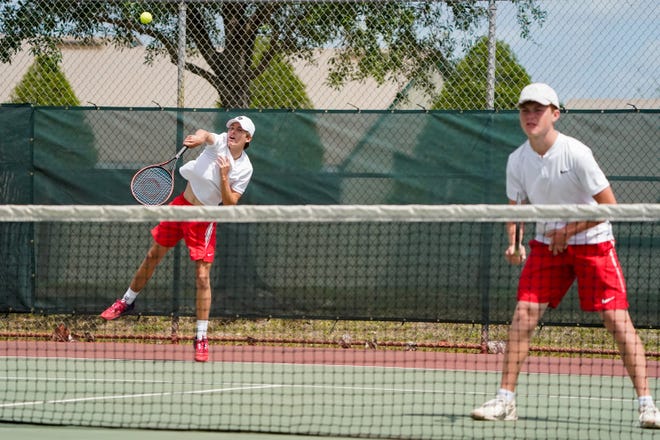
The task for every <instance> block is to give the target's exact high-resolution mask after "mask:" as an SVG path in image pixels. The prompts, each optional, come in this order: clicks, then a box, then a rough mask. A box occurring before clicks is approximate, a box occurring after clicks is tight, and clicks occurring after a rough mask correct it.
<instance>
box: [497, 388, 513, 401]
mask: <svg viewBox="0 0 660 440" xmlns="http://www.w3.org/2000/svg"><path fill="white" fill-rule="evenodd" d="M497 397H501V398H502V399H504V400H505V401H506V402H511V401H513V399H515V398H516V393H515V392H513V391H509V390H505V389H504V388H500V389H499V390H497Z"/></svg>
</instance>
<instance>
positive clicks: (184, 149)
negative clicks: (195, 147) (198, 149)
mask: <svg viewBox="0 0 660 440" xmlns="http://www.w3.org/2000/svg"><path fill="white" fill-rule="evenodd" d="M187 149H188V147H186V146H185V145H184V146H183V147H181V149H180V150H179V152H178V153H176V156H174V157H175V158H177V159H178V158H179V157H181V155H182V154H183V153H184V152H185V151H186V150H187Z"/></svg>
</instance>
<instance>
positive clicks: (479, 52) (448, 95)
mask: <svg viewBox="0 0 660 440" xmlns="http://www.w3.org/2000/svg"><path fill="white" fill-rule="evenodd" d="M487 70H488V39H487V38H486V37H483V38H481V39H480V40H479V41H478V42H477V44H476V45H475V46H474V47H472V48H471V49H470V51H469V52H468V53H467V55H465V58H463V59H462V60H461V61H460V62H458V64H457V65H456V68H455V69H454V71H453V73H452V75H451V76H449V78H447V80H446V82H445V84H444V87H443V89H442V93H441V94H440V96H439V97H438V99H437V100H436V101H435V102H434V103H433V108H434V109H445V110H451V109H456V104H455V103H457V102H459V103H461V104H462V106H461V108H462V109H471V110H486V109H487V108H488V106H487V104H486V88H487V78H486V75H487ZM530 79H531V78H530V76H529V74H528V73H527V71H526V70H525V69H524V68H523V67H522V66H521V65H520V64H518V62H517V60H516V57H515V55H514V54H513V52H512V50H511V48H510V47H509V45H508V44H506V43H504V42H502V41H497V43H496V46H495V108H496V109H498V110H503V109H515V108H516V107H517V102H518V96H519V95H520V91H521V90H522V89H523V87H525V86H526V85H527V84H529V82H530Z"/></svg>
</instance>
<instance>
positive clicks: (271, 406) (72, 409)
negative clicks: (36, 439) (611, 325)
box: [0, 341, 660, 439]
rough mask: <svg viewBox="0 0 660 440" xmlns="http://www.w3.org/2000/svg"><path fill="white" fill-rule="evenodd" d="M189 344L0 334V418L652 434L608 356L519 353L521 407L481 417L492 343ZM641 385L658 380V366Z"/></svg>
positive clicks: (148, 429) (439, 434)
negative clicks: (523, 359)
mask: <svg viewBox="0 0 660 440" xmlns="http://www.w3.org/2000/svg"><path fill="white" fill-rule="evenodd" d="M189 358H190V347H189V345H188V344H185V345H172V344H164V345H160V344H134V343H104V342H95V343H85V342H73V343H55V342H45V341H41V342H40V341H9V342H2V343H1V344H0V374H2V376H1V377H0V385H1V388H2V389H4V390H5V391H4V392H3V393H2V395H1V396H2V400H1V402H0V419H2V420H3V421H6V422H20V423H23V424H27V425H22V426H21V425H1V426H0V429H2V430H5V431H8V432H10V433H13V432H16V433H17V435H21V438H26V437H24V436H23V434H20V433H21V432H25V431H27V432H28V433H29V432H32V431H33V430H34V429H36V430H37V432H38V431H39V430H40V428H38V427H31V426H30V424H45V425H80V426H86V427H88V429H90V431H88V430H87V429H83V428H80V430H71V431H70V430H67V431H66V432H65V433H66V436H67V438H71V437H69V435H75V433H77V432H80V431H82V432H84V433H86V435H90V433H91V432H94V433H95V434H96V433H97V432H98V433H99V435H101V433H103V432H104V430H103V429H99V428H121V429H119V430H116V429H112V430H107V431H110V432H111V433H112V434H113V435H115V436H116V435H117V434H121V435H124V434H125V435H126V436H127V437H128V438H131V436H133V435H135V436H137V435H139V436H140V438H149V437H148V435H158V438H167V437H166V435H169V434H172V433H177V434H179V435H180V436H177V438H188V437H185V436H188V435H192V437H190V438H194V439H197V438H200V439H203V438H205V437H204V435H210V434H211V433H209V432H205V431H221V432H229V433H239V432H244V433H245V434H244V435H248V434H247V433H250V432H259V433H262V435H267V434H270V435H274V434H282V435H283V434H286V435H305V436H327V437H370V438H409V439H436V438H437V439H442V438H484V437H488V438H527V439H534V438H549V437H551V438H565V439H570V438H575V439H578V438H579V439H585V438H599V439H603V438H631V439H633V438H649V435H652V434H650V433H649V432H648V431H643V430H641V429H640V428H639V427H638V424H637V415H636V402H635V398H634V393H633V390H632V387H631V386H630V384H629V379H628V377H627V376H626V374H625V371H624V370H623V368H622V366H621V362H620V360H618V359H588V358H559V357H532V358H530V359H529V360H528V362H527V364H526V367H525V369H524V371H525V372H524V373H523V375H522V377H521V381H520V387H519V395H518V407H519V415H520V420H518V421H516V422H498V423H490V422H476V421H473V420H472V419H471V418H470V417H469V412H470V410H471V409H472V408H473V407H475V406H477V405H479V404H481V403H482V402H483V401H484V400H485V399H488V398H490V397H491V396H492V394H493V392H494V390H495V387H496V384H497V383H498V376H499V373H498V370H499V368H500V367H501V355H495V354H492V355H487V354H471V353H442V352H430V351H403V350H366V349H349V350H344V349H339V348H337V349H335V348H301V347H295V348H286V347H256V346H226V347H215V350H213V352H212V359H211V362H208V363H202V364H200V363H194V362H191V361H190V360H189ZM659 364H660V363H658V362H656V361H651V362H649V376H651V377H653V378H657V377H658V376H659V375H660V365H659ZM651 385H652V388H653V389H657V379H653V380H652V383H651ZM136 427H139V428H142V429H139V430H135V428H136ZM60 429H64V428H58V427H53V428H52V430H51V429H49V430H48V431H47V433H48V434H47V435H49V436H50V434H51V432H52V433H53V434H54V435H57V432H58V431H59V430H60ZM69 429H71V428H69ZM153 430H165V431H153ZM0 432H1V431H0ZM43 432H44V433H46V431H43ZM181 432H183V433H181ZM143 435H146V436H147V437H143ZM184 435H185V436H184ZM255 435H256V434H255ZM3 437H4V436H3ZM74 438H75V437H74ZM98 438H103V437H98ZM214 438H222V437H214ZM228 438H229V437H228ZM231 438H239V439H240V438H242V437H239V436H238V435H236V436H233V437H231ZM246 438H251V437H246ZM254 438H267V437H259V436H256V437H254ZM278 438H281V437H278Z"/></svg>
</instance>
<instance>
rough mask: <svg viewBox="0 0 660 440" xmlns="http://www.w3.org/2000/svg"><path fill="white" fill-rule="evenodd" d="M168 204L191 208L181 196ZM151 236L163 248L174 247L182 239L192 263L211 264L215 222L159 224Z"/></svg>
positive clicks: (213, 249)
mask: <svg viewBox="0 0 660 440" xmlns="http://www.w3.org/2000/svg"><path fill="white" fill-rule="evenodd" d="M169 204H170V205H183V206H191V203H190V202H189V201H187V200H186V199H185V198H184V197H183V194H181V195H179V196H177V197H176V198H175V199H174V200H172V201H171V202H170V203H169ZM151 235H153V237H154V240H156V243H158V244H159V245H161V246H165V247H174V246H175V245H176V244H177V243H178V242H179V240H181V239H182V238H183V239H184V240H185V242H186V246H188V250H189V251H190V259H191V260H193V261H197V260H203V261H206V262H207V263H211V262H212V261H213V258H214V257H215V222H160V223H159V224H158V225H156V227H154V228H153V229H152V230H151Z"/></svg>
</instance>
